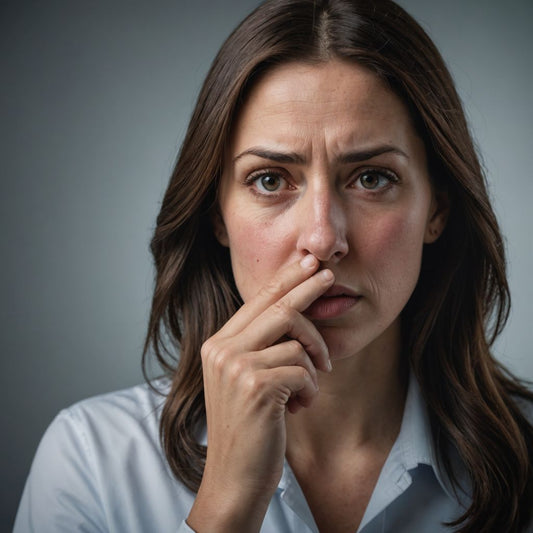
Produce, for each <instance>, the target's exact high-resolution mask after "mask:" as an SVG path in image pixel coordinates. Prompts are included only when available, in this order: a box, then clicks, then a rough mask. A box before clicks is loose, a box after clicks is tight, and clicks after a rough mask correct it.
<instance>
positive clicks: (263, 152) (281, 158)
mask: <svg viewBox="0 0 533 533" xmlns="http://www.w3.org/2000/svg"><path fill="white" fill-rule="evenodd" d="M246 155H254V156H256V157H260V158H262V159H268V160H270V161H275V162H276V163H283V164H291V163H293V164H300V165H301V164H303V163H305V159H304V158H303V157H302V156H301V155H300V154H297V153H295V152H278V151H276V150H268V149H266V148H260V147H257V148H250V149H248V150H245V151H244V152H241V153H240V154H239V155H237V156H235V157H234V158H233V162H234V163H235V162H236V161H238V160H239V159H241V158H242V157H244V156H246Z"/></svg>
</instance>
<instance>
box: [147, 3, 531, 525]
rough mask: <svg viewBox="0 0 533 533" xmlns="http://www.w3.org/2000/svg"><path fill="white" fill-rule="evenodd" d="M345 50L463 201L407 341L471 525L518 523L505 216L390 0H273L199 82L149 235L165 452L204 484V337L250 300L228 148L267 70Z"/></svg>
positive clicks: (522, 464) (429, 269)
mask: <svg viewBox="0 0 533 533" xmlns="http://www.w3.org/2000/svg"><path fill="white" fill-rule="evenodd" d="M331 57H342V58H344V59H347V60H351V61H354V62H357V63H358V64H360V65H365V66H366V67H367V68H369V69H371V70H372V71H373V72H375V73H376V74H377V75H378V76H380V77H381V78H383V79H384V80H386V82H387V83H388V84H389V85H390V87H391V88H392V89H393V90H394V91H396V92H397V94H398V95H399V96H400V97H401V98H402V99H403V101H404V102H405V103H406V105H407V106H408V108H409V110H410V112H411V115H412V118H413V120H414V123H415V125H416V127H417V130H418V132H419V134H420V136H421V137H422V138H423V140H424V142H425V145H426V150H427V154H428V161H429V170H430V174H431V177H432V179H433V181H434V185H435V187H436V188H437V189H440V190H442V191H445V194H447V196H448V198H449V201H450V206H451V208H450V216H449V220H448V224H447V227H446V229H445V231H444V233H443V234H442V236H441V237H440V239H439V240H438V241H437V242H436V243H434V244H432V245H429V246H427V248H426V249H425V250H424V253H423V264H422V271H421V275H420V279H419V282H418V285H417V288H416V289H415V292H414V294H413V295H412V297H411V299H410V301H409V303H408V305H407V307H406V308H405V310H404V312H403V327H404V342H405V347H406V353H408V354H409V357H410V364H411V367H412V368H413V371H414V373H415V375H416V377H417V379H418V380H419V382H420V386H421V389H422V392H423V395H424V397H425V400H426V402H427V405H428V409H429V413H430V418H431V423H432V431H433V437H434V439H435V442H436V445H437V447H438V449H439V452H440V456H441V457H442V462H443V466H444V468H446V470H447V471H448V473H449V475H450V477H451V479H453V480H455V479H456V478H455V477H454V472H453V468H452V465H451V456H452V453H454V451H456V452H457V453H458V454H459V456H460V458H461V459H462V461H463V463H464V464H465V466H466V469H467V472H468V474H469V476H470V479H471V483H472V504H471V506H470V507H469V508H468V509H467V510H466V512H465V513H464V515H463V516H460V517H458V518H457V520H456V521H455V522H453V523H451V524H450V526H454V527H460V529H459V531H461V532H464V533H466V532H476V533H478V532H481V531H509V532H515V531H516V532H518V531H520V530H521V529H522V528H523V527H524V526H525V524H526V523H528V521H529V520H530V518H531V516H530V515H531V507H532V506H531V502H532V501H533V471H532V460H531V459H532V457H533V428H532V427H531V425H530V424H529V423H528V422H527V420H526V419H525V418H524V416H523V415H522V414H521V412H520V410H519V409H518V408H517V406H516V404H515V401H514V398H512V397H513V396H514V397H517V396H521V397H524V398H526V399H529V400H533V394H532V393H531V392H529V391H528V389H527V388H526V387H525V386H524V385H522V384H521V383H520V382H519V380H517V379H516V378H514V377H513V376H511V375H510V374H509V373H508V372H507V371H506V370H505V369H503V368H502V367H501V366H500V365H499V363H497V362H496V360H495V359H494V358H493V356H492V355H491V352H490V346H491V344H492V343H493V341H494V339H495V338H496V336H497V335H498V334H499V333H500V332H501V330H502V328H503V326H504V324H505V322H506V319H507V316H508V313H509V304H510V298H509V289H508V285H507V281H506V272H505V257H504V246H503V242H502V237H501V234H500V231H499V227H498V223H497V221H496V218H495V216H494V213H493V210H492V208H491V205H490V202H489V199H488V196H487V190H486V183H485V179H484V175H483V172H482V169H481V167H480V163H479V160H478V157H477V154H476V151H475V149H474V146H473V142H472V139H471V136H470V133H469V130H468V126H467V124H466V120H465V116H464V112H463V110H462V107H461V103H460V100H459V98H458V95H457V93H456V91H455V88H454V84H453V81H452V79H451V76H450V74H449V73H448V70H447V68H446V66H445V64H444V62H443V60H442V58H441V56H440V54H439V52H438V51H437V49H436V48H435V46H434V44H433V43H432V41H431V40H430V39H429V37H428V36H427V35H426V33H425V32H424V31H423V30H422V28H421V27H420V26H419V25H418V24H417V23H416V22H415V21H414V20H413V19H412V18H411V17H410V16H409V15H408V14H407V13H406V12H405V11H404V10H403V9H402V8H400V7H399V6H397V5H396V4H394V3H393V2H391V1H390V0H330V1H328V0H270V1H267V2H265V3H264V4H262V5H261V6H260V7H258V8H257V9H256V10H255V11H254V12H253V13H252V14H251V15H250V16H249V17H248V18H247V19H245V20H244V21H243V22H242V23H241V25H240V26H239V27H238V28H237V29H236V30H235V31H234V32H233V33H232V34H231V36H230V37H229V38H228V40H227V41H226V42H225V43H224V45H223V46H222V48H221V50H220V52H219V53H218V55H217V57H216V58H215V60H214V62H213V65H212V67H211V70H210V71H209V73H208V76H207V78H206V81H205V83H204V85H203V88H202V90H201V92H200V95H199V98H198V102H197V104H196V107H195V110H194V113H193V116H192V118H191V121H190V125H189V128H188V131H187V134H186V137H185V140H184V142H183V145H182V148H181V151H180V154H179V157H178V161H177V163H176V166H175V169H174V171H173V173H172V177H171V180H170V183H169V185H168V189H167V191H166V194H165V197H164V200H163V203H162V207H161V211H160V213H159V216H158V218H157V227H156V230H155V234H154V237H153V240H152V243H151V249H152V253H153V256H154V260H155V266H156V284H155V291H154V296H153V302H152V310H151V316H150V322H149V328H148V334H147V339H146V344H145V352H144V358H143V362H144V363H146V356H147V354H148V353H149V352H150V351H152V352H153V353H154V355H155V357H156V358H157V360H158V361H159V363H160V365H161V366H162V368H163V369H164V371H165V372H166V373H167V375H168V376H169V377H170V378H171V387H170V392H169V393H168V394H167V397H166V402H165V405H164V408H163V412H162V418H161V426H160V430H161V439H162V444H163V447H164V450H165V453H166V456H167V459H168V462H169V464H170V466H171V468H172V470H173V471H174V473H175V474H176V476H177V477H178V478H179V479H180V480H182V482H183V483H184V484H185V485H186V486H188V487H189V488H190V489H191V490H193V491H197V490H198V487H199V485H200V482H201V479H202V473H203V467H204V462H205V448H204V447H202V446H201V445H200V444H198V440H197V431H198V429H199V428H200V427H201V426H202V424H203V423H204V421H205V405H204V397H203V382H202V369H201V360H200V347H201V345H202V343H203V342H204V341H205V340H206V339H207V338H208V337H210V336H211V335H213V334H214V333H215V332H216V331H218V329H220V328H221V327H222V325H223V324H224V323H225V322H226V321H227V320H228V319H229V317H230V316H231V315H232V314H233V313H235V311H236V310H237V309H238V307H239V305H240V304H241V301H240V297H239V295H238V292H237V290H236V288H235V286H234V281H233V276H232V271H231V266H230V262H229V255H228V251H227V249H226V248H224V247H222V246H220V245H219V244H218V242H217V241H216V239H215V237H214V235H213V231H212V228H211V215H212V211H213V209H214V207H215V204H216V194H217V187H218V183H219V179H220V175H221V169H222V167H223V157H224V148H225V145H226V142H227V140H228V138H229V135H230V131H231V128H232V124H233V121H234V120H235V116H236V114H237V113H238V110H239V105H240V103H241V102H242V99H243V98H244V97H245V95H246V92H247V91H248V90H249V88H250V87H251V85H252V84H253V83H254V80H255V79H257V77H258V75H259V74H260V73H261V72H263V71H265V70H267V69H269V68H272V67H274V66H275V65H278V64H280V63H284V62H288V61H307V62H316V61H325V60H327V59H328V58H331Z"/></svg>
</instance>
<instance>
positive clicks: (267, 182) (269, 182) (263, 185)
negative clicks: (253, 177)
mask: <svg viewBox="0 0 533 533" xmlns="http://www.w3.org/2000/svg"><path fill="white" fill-rule="evenodd" d="M256 183H257V187H258V188H259V190H263V191H265V192H276V191H277V190H279V189H280V187H281V178H280V177H279V176H276V175H275V174H265V175H264V176H261V177H260V178H259V179H258V180H257V181H256Z"/></svg>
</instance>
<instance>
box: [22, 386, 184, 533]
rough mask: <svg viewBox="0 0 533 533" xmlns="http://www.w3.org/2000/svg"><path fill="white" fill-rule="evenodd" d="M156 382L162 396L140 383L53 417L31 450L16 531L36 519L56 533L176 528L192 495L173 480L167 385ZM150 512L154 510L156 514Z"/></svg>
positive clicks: (28, 529)
mask: <svg viewBox="0 0 533 533" xmlns="http://www.w3.org/2000/svg"><path fill="white" fill-rule="evenodd" d="M155 386H156V388H158V389H159V390H160V391H161V393H158V392H156V391H154V390H153V389H152V388H150V386H149V385H146V384H145V385H139V386H136V387H132V388H129V389H125V390H121V391H117V392H113V393H109V394H103V395H100V396H95V397H93V398H89V399H87V400H83V401H81V402H78V403H76V404H74V405H72V406H71V407H68V408H67V409H64V410H62V411H61V412H60V413H59V414H58V415H57V416H56V418H55V419H54V420H53V422H52V423H51V424H50V426H49V427H48V429H47V431H46V433H45V434H44V436H43V438H42V440H41V443H40V444H39V448H38V449H37V453H36V455H35V458H34V461H33V464H32V467H31V471H30V475H29V477H28V479H27V482H26V486H25V489H24V493H23V496H22V500H21V503H20V506H19V512H18V515H17V528H16V529H15V530H16V531H17V532H18V531H33V529H32V527H30V523H33V522H35V523H37V522H39V523H40V524H41V526H39V528H38V530H39V531H54V532H56V531H77V530H80V527H81V529H83V530H85V527H86V526H88V525H91V528H90V529H91V530H94V531H100V530H101V531H107V530H117V531H121V530H128V531H166V530H171V529H169V528H170V527H173V529H175V528H176V525H177V524H179V523H180V521H182V520H183V519H184V518H185V516H186V513H187V510H188V508H189V507H190V505H191V504H192V501H193V495H192V494H190V493H189V491H188V490H187V489H186V488H185V487H184V486H182V485H181V484H180V483H179V482H178V481H177V480H176V479H175V478H174V476H173V475H172V472H171V471H170V467H169V466H168V463H167V461H166V458H165V455H164V452H163V450H162V448H161V445H160V442H159V420H160V414H161V409H162V407H163V404H164V402H165V399H166V398H165V394H164V392H165V390H168V386H166V385H165V383H164V382H158V383H155ZM153 509H159V510H160V513H158V514H157V516H154V513H153ZM59 524H62V526H61V527H59ZM124 524H130V525H131V527H128V528H125V527H124ZM82 526H83V527H82ZM115 526H116V527H115Z"/></svg>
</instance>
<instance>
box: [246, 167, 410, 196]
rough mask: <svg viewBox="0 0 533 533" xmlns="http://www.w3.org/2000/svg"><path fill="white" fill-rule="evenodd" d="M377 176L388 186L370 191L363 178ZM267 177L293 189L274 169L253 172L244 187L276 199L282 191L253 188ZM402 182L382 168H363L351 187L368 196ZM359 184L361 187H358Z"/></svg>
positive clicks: (281, 173) (279, 172) (280, 173)
mask: <svg viewBox="0 0 533 533" xmlns="http://www.w3.org/2000/svg"><path fill="white" fill-rule="evenodd" d="M368 174H370V175H375V176H377V177H378V178H385V179H386V180H387V182H388V183H387V184H385V185H384V186H382V187H377V188H375V189H368V188H365V187H364V186H363V185H362V183H361V178H362V177H363V176H365V175H368ZM267 176H272V177H275V178H278V179H280V180H283V181H284V182H285V183H286V187H285V188H283V189H281V190H285V189H287V188H289V189H290V188H291V186H290V184H289V183H288V181H287V179H286V178H285V176H284V173H283V172H281V171H279V170H274V169H264V170H259V171H256V172H252V173H251V174H250V175H248V176H247V177H246V178H245V180H244V185H246V186H248V187H250V188H251V189H252V192H253V193H254V194H256V195H258V196H263V197H276V196H278V195H279V194H280V191H278V190H276V191H269V192H262V191H259V190H258V189H257V188H254V187H253V186H254V185H255V184H256V183H257V182H258V181H259V180H260V179H261V178H264V177H267ZM399 182H400V180H399V178H398V176H396V174H394V173H393V172H391V171H390V170H386V169H382V168H372V167H370V168H363V169H360V170H358V171H357V173H356V176H355V179H354V180H353V181H352V182H351V184H350V186H351V187H352V188H361V189H363V190H365V191H366V192H367V194H374V195H377V194H380V193H381V192H384V191H385V190H386V189H388V186H389V185H390V184H397V183H399ZM357 184H359V186H357Z"/></svg>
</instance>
